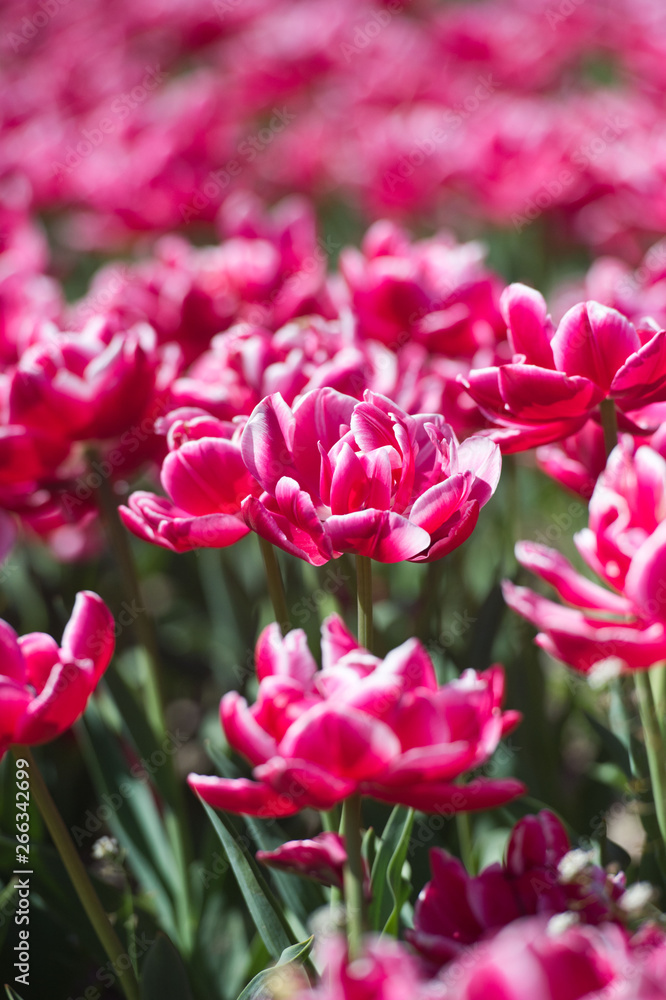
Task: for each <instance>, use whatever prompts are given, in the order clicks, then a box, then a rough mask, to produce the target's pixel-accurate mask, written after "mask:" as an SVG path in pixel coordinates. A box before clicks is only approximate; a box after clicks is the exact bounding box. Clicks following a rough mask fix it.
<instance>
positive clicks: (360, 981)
mask: <svg viewBox="0 0 666 1000" xmlns="http://www.w3.org/2000/svg"><path fill="white" fill-rule="evenodd" d="M319 951H320V953H321V954H320V959H321V964H322V965H323V972H322V976H321V980H320V982H319V983H318V984H317V986H313V987H307V986H305V985H304V986H303V987H302V988H299V986H298V984H296V983H294V982H293V981H291V982H289V981H287V982H286V983H284V984H283V985H284V986H286V990H285V995H287V996H289V997H291V998H293V1000H403V998H404V1000H427V995H426V991H425V988H426V983H425V982H424V980H423V979H422V977H421V975H420V973H419V969H418V966H417V964H416V962H415V961H414V959H413V957H412V956H411V955H410V954H409V952H408V951H407V949H406V948H405V946H404V945H403V944H402V943H401V942H400V941H394V940H392V939H391V938H386V937H382V938H378V937H366V938H365V939H364V941H363V950H362V953H361V954H360V955H359V956H358V958H357V959H355V960H354V961H351V962H350V961H349V956H348V953H347V943H346V941H344V940H343V939H341V938H327V939H325V940H324V942H323V944H322V945H321V946H320V949H319ZM274 975H275V978H274V979H273V980H272V982H271V983H270V988H271V989H272V990H273V991H274V992H273V993H272V995H273V996H276V997H277V996H279V995H280V969H279V968H277V969H276V970H275V973H274Z"/></svg>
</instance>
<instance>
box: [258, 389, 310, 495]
mask: <svg viewBox="0 0 666 1000" xmlns="http://www.w3.org/2000/svg"><path fill="white" fill-rule="evenodd" d="M294 430H295V421H294V416H293V414H292V412H291V410H290V408H289V407H288V406H287V404H286V403H285V401H284V400H283V398H282V396H281V395H280V393H279V392H276V393H273V395H272V396H268V397H267V398H266V399H264V400H262V401H261V403H259V404H258V405H257V406H256V407H255V408H254V410H253V411H252V413H251V415H250V417H249V419H248V421H247V423H246V424H245V427H244V429H243V435H242V437H241V453H242V457H243V462H244V463H245V466H246V468H247V469H248V470H249V472H250V473H251V475H253V476H254V478H255V479H256V480H257V482H259V483H261V485H262V486H263V488H264V489H265V490H268V492H272V491H273V489H274V488H275V486H276V484H277V481H278V479H280V478H281V477H282V476H293V475H294V473H295V468H294V463H293V458H292V453H291V448H292V445H293V439H294ZM315 455H316V448H315V452H314V454H312V455H311V461H312V462H314V461H315ZM318 485H319V483H317V486H318Z"/></svg>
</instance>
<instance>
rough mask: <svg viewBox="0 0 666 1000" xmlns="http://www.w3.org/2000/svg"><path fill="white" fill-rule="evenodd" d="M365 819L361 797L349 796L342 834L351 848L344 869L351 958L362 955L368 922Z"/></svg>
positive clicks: (343, 808)
mask: <svg viewBox="0 0 666 1000" xmlns="http://www.w3.org/2000/svg"><path fill="white" fill-rule="evenodd" d="M361 822H362V817H361V796H360V795H350V797H349V798H348V799H345V801H344V804H343V806H342V834H343V836H344V838H345V848H346V851H347V863H346V865H345V870H344V893H345V912H346V915H347V942H348V945H349V959H350V961H353V960H354V959H355V958H358V956H359V955H360V953H361V943H362V939H363V929H364V924H365V897H364V895H363V860H362V855H361V847H362V844H363V839H362V835H361Z"/></svg>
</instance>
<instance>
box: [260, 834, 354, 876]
mask: <svg viewBox="0 0 666 1000" xmlns="http://www.w3.org/2000/svg"><path fill="white" fill-rule="evenodd" d="M257 861H261V863H262V864H264V865H268V866H269V867H270V868H277V870H278V871H285V872H291V873H293V874H295V875H302V876H304V877H305V878H311V879H314V880H315V881H316V882H321V883H322V885H329V886H338V888H340V889H341V888H342V873H343V869H344V866H345V864H346V862H347V851H346V850H345V841H344V838H343V837H341V836H340V835H339V834H337V833H329V832H325V833H319V834H317V836H316V837H313V838H312V839H311V840H290V841H288V842H287V843H286V844H282V846H281V847H278V848H276V850H274V851H257Z"/></svg>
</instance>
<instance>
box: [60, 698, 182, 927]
mask: <svg viewBox="0 0 666 1000" xmlns="http://www.w3.org/2000/svg"><path fill="white" fill-rule="evenodd" d="M76 728H77V732H78V734H79V742H80V746H81V751H82V754H83V757H84V759H85V761H86V765H87V767H88V771H89V773H90V776H91V778H92V780H93V784H94V786H95V790H96V792H97V794H98V796H99V799H100V802H101V805H102V806H103V807H105V808H104V809H103V811H99V810H93V811H92V812H93V815H92V818H90V817H89V818H88V820H87V822H86V824H85V826H84V828H83V829H82V831H81V832H78V831H77V830H76V828H75V830H74V831H73V833H74V835H75V840H76V841H77V843H78V844H80V843H81V839H80V838H83V837H85V839H86V841H87V840H88V839H91V840H94V839H96V838H97V837H98V836H101V833H102V832H103V827H104V826H107V827H108V828H109V829H110V830H111V832H112V834H113V835H114V837H116V839H117V840H118V842H119V843H120V844H122V845H123V847H124V848H125V849H126V850H127V857H128V861H129V864H130V867H131V868H132V870H133V871H134V873H135V874H136V876H137V878H138V880H139V882H140V883H141V886H142V888H143V889H144V890H145V891H146V893H148V894H149V895H150V897H151V898H152V899H153V901H154V905H155V910H156V913H157V915H158V919H159V922H160V924H161V925H162V927H164V929H165V930H166V931H167V933H168V934H169V935H170V936H172V937H173V938H174V940H178V938H179V933H178V928H177V924H176V914H175V909H174V905H173V900H172V894H173V895H176V894H177V893H178V890H179V882H178V878H177V875H176V874H175V870H176V867H177V866H176V859H175V857H174V854H173V851H172V850H171V845H170V844H169V842H168V839H167V835H166V832H165V830H164V827H163V825H162V820H161V818H160V814H159V811H158V809H157V807H156V805H155V800H154V798H153V794H152V791H151V789H150V787H149V785H148V783H147V782H145V781H142V780H139V779H138V778H133V777H130V775H129V773H128V770H127V764H126V762H125V760H124V758H123V756H122V754H121V753H120V750H119V748H118V743H117V740H116V739H115V738H114V736H113V735H112V734H111V733H110V732H109V731H108V729H107V728H106V726H105V725H104V722H103V720H102V718H101V715H100V714H99V711H98V709H97V706H96V705H95V703H94V702H91V703H90V704H89V706H88V710H87V711H86V714H85V716H84V718H83V719H82V720H81V723H80V724H79V725H78V726H77V727H76ZM98 811H99V812H100V814H99V816H98V815H97V813H98ZM102 816H103V822H100V820H101V818H102ZM93 821H94V822H95V827H94V831H93V828H92V825H91V824H92V822H93ZM97 822H99V831H98V829H97V825H96V824H97Z"/></svg>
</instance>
